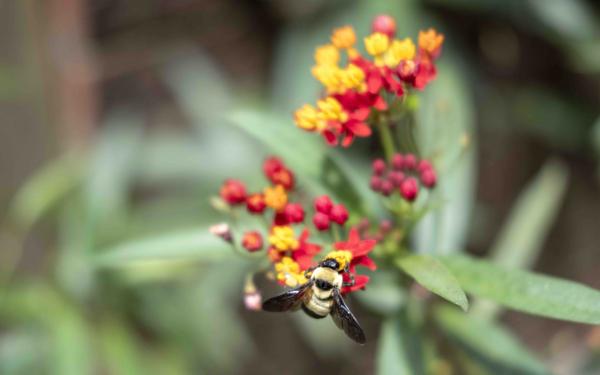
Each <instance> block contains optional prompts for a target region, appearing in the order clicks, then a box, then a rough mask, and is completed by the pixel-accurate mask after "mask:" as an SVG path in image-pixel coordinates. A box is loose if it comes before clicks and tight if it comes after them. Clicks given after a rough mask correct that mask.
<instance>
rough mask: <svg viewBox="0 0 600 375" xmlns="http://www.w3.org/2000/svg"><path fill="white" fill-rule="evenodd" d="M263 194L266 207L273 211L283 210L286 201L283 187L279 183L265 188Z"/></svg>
mask: <svg viewBox="0 0 600 375" xmlns="http://www.w3.org/2000/svg"><path fill="white" fill-rule="evenodd" d="M264 196H265V204H266V205H267V207H270V208H272V209H274V210H275V211H281V210H283V209H284V208H285V205H286V204H287V201H288V197H287V193H286V192H285V188H284V187H283V186H281V185H276V186H272V187H268V188H266V189H265V191H264Z"/></svg>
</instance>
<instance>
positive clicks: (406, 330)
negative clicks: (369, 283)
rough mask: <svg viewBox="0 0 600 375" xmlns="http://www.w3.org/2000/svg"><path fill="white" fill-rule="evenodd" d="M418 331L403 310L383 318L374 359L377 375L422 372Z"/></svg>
mask: <svg viewBox="0 0 600 375" xmlns="http://www.w3.org/2000/svg"><path fill="white" fill-rule="evenodd" d="M419 333H420V332H418V331H417V330H416V328H415V327H414V326H413V324H412V323H411V322H410V320H409V318H408V317H407V315H406V313H405V312H404V311H403V312H401V313H400V314H398V315H397V316H395V317H389V318H387V319H386V320H384V322H383V325H382V326H381V333H380V335H379V342H378V347H377V355H376V359H375V371H376V373H377V375H388V374H390V375H392V374H403V375H404V374H406V375H411V374H415V375H417V374H424V373H425V369H424V367H425V366H424V362H423V353H422V345H423V344H422V342H421V336H420V334H419Z"/></svg>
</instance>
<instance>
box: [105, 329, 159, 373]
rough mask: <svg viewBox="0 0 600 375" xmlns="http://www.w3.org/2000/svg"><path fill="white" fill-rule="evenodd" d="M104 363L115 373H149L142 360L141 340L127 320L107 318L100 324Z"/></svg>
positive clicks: (108, 369) (108, 370) (109, 370)
mask: <svg viewBox="0 0 600 375" xmlns="http://www.w3.org/2000/svg"><path fill="white" fill-rule="evenodd" d="M99 338H100V345H101V350H102V359H103V361H102V364H103V365H104V366H105V367H106V369H107V373H110V374H113V375H136V374H147V373H148V370H147V369H146V368H145V366H144V365H143V362H142V355H141V353H140V350H139V348H141V345H140V342H139V341H138V339H137V338H136V336H135V334H134V332H132V331H131V329H130V328H129V327H127V325H126V324H125V322H123V321H121V320H119V319H117V318H110V319H106V320H104V321H103V322H102V324H101V325H100V335H99Z"/></svg>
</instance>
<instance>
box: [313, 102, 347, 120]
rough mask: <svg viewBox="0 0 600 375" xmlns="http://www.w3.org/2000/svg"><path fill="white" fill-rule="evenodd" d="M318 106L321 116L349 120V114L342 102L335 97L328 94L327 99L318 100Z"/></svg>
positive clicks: (326, 118)
mask: <svg viewBox="0 0 600 375" xmlns="http://www.w3.org/2000/svg"><path fill="white" fill-rule="evenodd" d="M317 107H319V110H320V111H321V112H320V113H319V115H320V117H321V118H322V119H324V120H333V121H339V122H345V121H347V120H348V114H347V113H346V112H345V111H344V109H343V108H342V105H341V104H340V102H338V101H337V100H336V99H335V98H332V97H331V96H328V97H327V98H325V99H321V100H319V101H318V102H317Z"/></svg>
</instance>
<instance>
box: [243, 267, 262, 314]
mask: <svg viewBox="0 0 600 375" xmlns="http://www.w3.org/2000/svg"><path fill="white" fill-rule="evenodd" d="M244 306H245V307H246V308H247V309H248V310H251V311H260V309H261V308H262V297H261V295H260V292H259V291H258V290H257V289H256V286H255V285H254V281H252V276H248V277H247V278H246V283H245V285H244Z"/></svg>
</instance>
